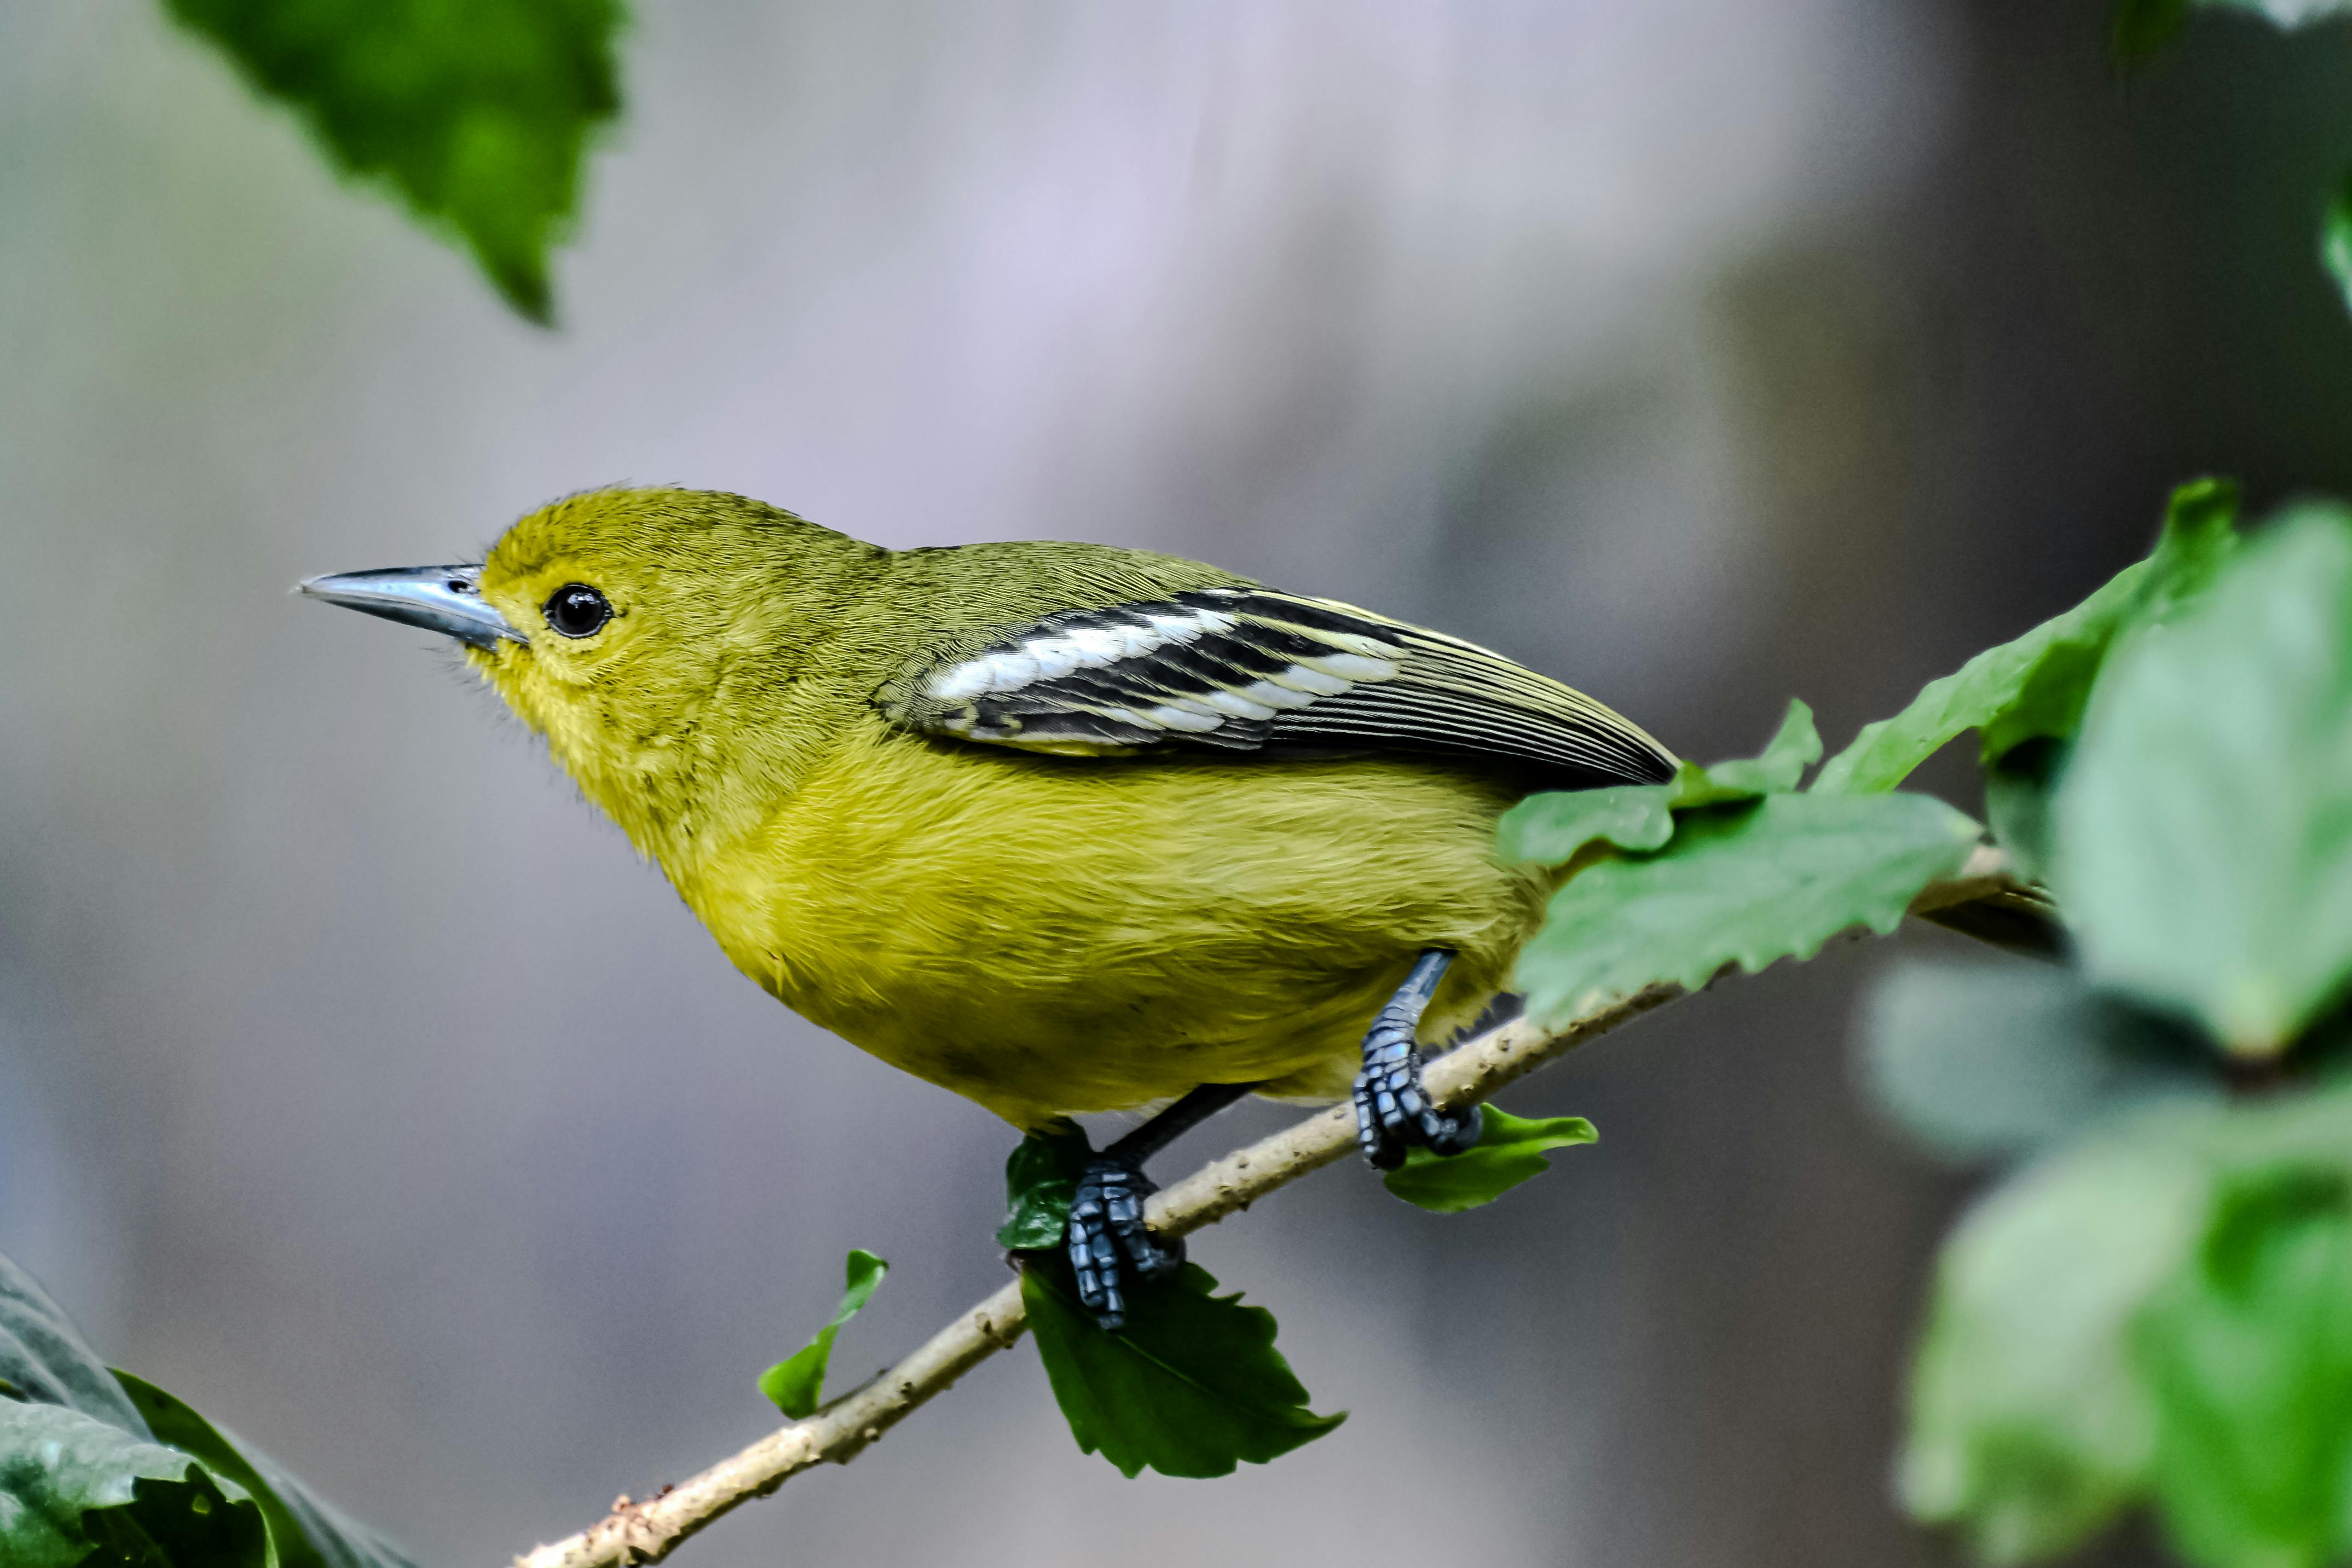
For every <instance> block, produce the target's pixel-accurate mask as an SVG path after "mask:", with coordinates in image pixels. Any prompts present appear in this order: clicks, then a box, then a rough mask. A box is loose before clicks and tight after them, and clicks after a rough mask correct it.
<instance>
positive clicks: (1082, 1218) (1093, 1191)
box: [1067, 1155, 1184, 1329]
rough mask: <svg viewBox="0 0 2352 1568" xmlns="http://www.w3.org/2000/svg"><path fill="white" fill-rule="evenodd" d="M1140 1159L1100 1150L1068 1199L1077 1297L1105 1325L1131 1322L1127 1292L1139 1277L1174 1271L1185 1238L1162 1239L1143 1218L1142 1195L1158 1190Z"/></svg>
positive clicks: (1150, 1277) (1120, 1325) (1121, 1325)
mask: <svg viewBox="0 0 2352 1568" xmlns="http://www.w3.org/2000/svg"><path fill="white" fill-rule="evenodd" d="M1159 1190H1160V1189H1159V1188H1158V1187H1157V1186H1153V1185H1152V1183H1151V1179H1150V1177H1149V1176H1145V1175H1144V1174H1143V1162H1142V1161H1141V1160H1139V1159H1134V1158H1129V1157H1123V1156H1120V1155H1097V1156H1096V1157H1095V1158H1093V1159H1091V1160H1089V1161H1087V1167H1086V1170H1085V1171H1084V1172H1083V1173H1082V1174H1081V1175H1080V1176H1079V1177H1078V1186H1077V1191H1076V1193H1075V1194H1074V1195H1073V1196H1072V1197H1071V1199H1070V1224H1069V1229H1068V1232H1067V1240H1068V1245H1069V1249H1070V1271H1071V1272H1072V1273H1074V1274H1076V1276H1077V1283H1078V1301H1079V1304H1080V1305H1082V1306H1084V1307H1085V1308H1086V1309H1087V1311H1088V1312H1092V1313H1093V1314H1094V1319H1095V1322H1097V1323H1098V1324H1100V1325H1101V1326H1102V1327H1104V1328H1106V1329H1119V1328H1124V1327H1125V1326H1126V1325H1127V1292H1128V1290H1129V1288H1130V1287H1131V1286H1132V1285H1134V1284H1135V1283H1136V1282H1137V1281H1148V1280H1157V1279H1160V1278H1163V1277H1164V1276H1166V1275H1169V1274H1172V1273H1174V1272H1175V1271H1176V1270H1178V1269H1180V1268H1181V1267H1182V1266H1183V1263H1184V1243H1183V1241H1182V1239H1181V1238H1180V1239H1173V1240H1162V1239H1160V1238H1159V1237H1157V1236H1154V1235H1153V1234H1152V1233H1151V1230H1150V1227H1148V1226H1146V1225H1145V1224H1144V1223H1143V1200H1144V1199H1145V1198H1147V1197H1150V1196H1151V1195H1152V1194H1153V1193H1155V1192H1157V1191H1159Z"/></svg>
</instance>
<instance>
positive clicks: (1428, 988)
mask: <svg viewBox="0 0 2352 1568" xmlns="http://www.w3.org/2000/svg"><path fill="white" fill-rule="evenodd" d="M1451 959H1452V955H1451V954H1448V953H1424V954H1423V955H1422V956H1421V961H1420V962H1419V963H1417V964H1415V965H1414V966H1413V968H1412V974H1411V975H1410V976H1409V977H1406V980H1405V983H1404V984H1403V985H1402V986H1400V987H1399V988H1397V993H1396V995H1395V996H1393V997H1391V998H1389V1003H1388V1005H1387V1006H1386V1007H1384V1008H1382V1009H1381V1016H1380V1017H1379V1018H1377V1019H1373V1020H1372V1027H1371V1029H1370V1030H1369V1031H1368V1032H1367V1033H1366V1034H1365V1036H1364V1067H1363V1071H1360V1072H1359V1073H1357V1074H1356V1088H1355V1102H1356V1142H1357V1145H1358V1146H1359V1147H1360V1148H1361V1149H1362V1150H1363V1151H1364V1158H1365V1159H1367V1160H1369V1161H1370V1162H1371V1163H1372V1165H1373V1166H1374V1167H1375V1168H1377V1169H1380V1170H1384V1171H1392V1170H1394V1169H1396V1168H1397V1167H1398V1166H1401V1165H1402V1164H1404V1157H1405V1155H1407V1154H1408V1153H1409V1152H1411V1151H1412V1149H1413V1147H1414V1146H1415V1145H1419V1146H1420V1147H1423V1148H1425V1149H1428V1150H1429V1151H1430V1152H1431V1153H1433V1154H1439V1155H1458V1154H1460V1153H1462V1152H1463V1151H1464V1150H1465V1149H1467V1148H1469V1147H1470V1146H1471V1145H1473V1144H1475V1143H1476V1142H1477V1141H1478V1134H1480V1133H1481V1132H1482V1131H1483V1130H1484V1117H1483V1115H1482V1114H1481V1113H1480V1112H1479V1109H1478V1107H1477V1106H1475V1105H1473V1106H1471V1107H1470V1108H1469V1110H1468V1111H1467V1112H1454V1111H1443V1110H1440V1109H1439V1108H1438V1106H1437V1103H1436V1102H1435V1101H1433V1100H1432V1099H1431V1098H1430V1095H1429V1090H1428V1088H1427V1087H1426V1086H1425V1085H1423V1082H1422V1080H1421V1069H1422V1057H1421V1051H1420V1050H1419V1049H1418V1048H1417V1047H1416V1046H1415V1045H1414V1043H1413V1036H1414V1032H1415V1031H1416V1030H1418V1029H1419V1027H1420V1025H1421V1015H1422V1012H1423V1009H1426V1008H1427V1007H1428V1006H1429V998H1430V997H1431V996H1432V995H1433V994H1434V993H1435V991H1436V989H1437V982H1438V981H1439V980H1441V979H1443V978H1444V975H1445V966H1446V964H1447V963H1448V962H1449V961H1451Z"/></svg>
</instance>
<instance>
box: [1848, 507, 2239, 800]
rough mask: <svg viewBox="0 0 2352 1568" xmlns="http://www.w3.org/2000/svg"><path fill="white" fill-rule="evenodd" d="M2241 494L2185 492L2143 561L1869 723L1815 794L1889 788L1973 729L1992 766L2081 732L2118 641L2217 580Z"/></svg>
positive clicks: (2230, 545) (2233, 543) (2233, 541)
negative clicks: (2018, 751)
mask: <svg viewBox="0 0 2352 1568" xmlns="http://www.w3.org/2000/svg"><path fill="white" fill-rule="evenodd" d="M2237 508H2238V492H2237V486H2234V485H2231V484H2230V483H2229V482H2228V481H2226V480H2220V479H2199V480H2193V481H2191V482H2190V483H2189V484H2186V485H2183V486H2180V487H2179V489H2177V490H2175V491H2174V492H2173V493H2172V499H2171V502H2170V504H2169V505H2168V507H2167V509H2166V513H2165V519H2164V528H2163V530H2162V531H2161V532H2160V533H2159V534H2158V538H2157V543H2156V548H2155V549H2154V550H2153V551H2152V552H2150V554H2149V556H2148V558H2147V559H2146V560H2142V561H2138V562H2136V563H2134V564H2133V565H2131V566H2127V567H2126V568H2125V569H2124V570H2122V571H2120V572H2117V573H2116V575H2115V576H2114V577H2112V578H2110V579H2109V580H2107V582H2106V584H2105V586H2104V587H2102V588H2100V589H2099V591H2097V592H2095V593H2094V594H2092V595H2091V596H2090V597H2089V598H2088V599H2085V600H2084V601H2083V602H2082V603H2080V604H2077V605H2076V606H2074V609H2072V610H2069V611H2067V612H2065V613H2064V614H2063V615H2057V616H2053V617H2052V618H2051V619H2050V620H2048V621H2045V622H2042V624H2041V625H2039V626H2036V627H2035V628H2034V629H2033V630H2032V631H2031V632H2027V633H2025V635H2023V636H2021V637H2018V638H2015V639H2013V640H2011V641H2010V642H2007V643H2001V644H2000V646H1999V647H1996V648H1988V649H1987V650H1985V652H1983V653H1979V654H1978V655H1977V656H1976V657H1975V658H1973V659H1970V660H1969V662H1968V663H1967V664H1963V665H1961V666H1960V668H1959V669H1958V671H1956V672H1955V673H1953V674H1948V675H1946V676H1944V677H1943V678H1942V679H1940V680H1935V681H1930V682H1928V683H1927V685H1926V686H1924V687H1922V688H1921V689H1920V692H1919V695H1917V696H1916V697H1914V698H1913V699H1912V700H1911V703H1910V706H1907V707H1906V708H1905V709H1904V710H1903V711H1902V712H1901V713H1899V714H1896V715H1895V716H1894V717H1893V718H1887V719H1880V720H1878V721H1877V722H1876V723H1874V724H1869V725H1865V726H1864V727H1863V730H1862V733H1861V734H1860V735H1857V736H1856V737H1854V738H1853V744H1851V745H1849V746H1848V747H1846V748H1845V749H1844V750H1843V751H1841V752H1839V753H1838V754H1837V755H1836V756H1835V757H1832V758H1830V759H1829V761H1828V762H1827V763H1825V764H1823V765H1822V770H1821V773H1820V774H1819V776H1817V777H1816V778H1815V779H1814V780H1813V785H1812V789H1813V793H1815V794H1831V793H1843V794H1857V795H1869V794H1877V793H1881V792H1883V791H1885V790H1889V789H1894V788H1895V786H1896V785H1898V784H1900V783H1902V782H1903V780H1904V779H1906V778H1908V777H1910V775H1911V771H1912V769H1913V768H1916V767H1918V766H1919V764H1921V763H1922V762H1925V761H1927V758H1930V757H1932V756H1934V755H1935V754H1936V752H1937V751H1938V750H1940V749H1942V747H1944V746H1945V745H1946V744H1947V743H1948V742H1949V741H1951V740H1953V739H1955V738H1957V737H1959V736H1961V735H1963V734H1965V733H1966V732H1968V731H1969V730H1971V729H1982V730H1983V731H1984V732H1985V737H1984V756H1985V758H1986V759H1987V760H1988V761H1993V760H1998V759H1999V758H2000V757H2001V756H2002V755H2003V754H2005V753H2006V752H2008V751H2009V750H2010V749H2011V747H2016V746H2018V745H2020V744H2021V743H2022V742H2024V741H2027V740H2031V739H2034V738H2038V737H2055V738H2060V739H2063V738H2064V737H2067V736H2069V735H2071V734H2072V733H2074V727H2075V726H2076V724H2077V723H2078V722H2079V720H2080V717H2081V715H2082V711H2083V705H2084V701H2085V700H2086V699H2087V697H2088V695H2089V692H2090V688H2091V685H2092V683H2093V681H2094V680H2095V678H2096V676H2097V674H2098V673H2099V668H2100V665H2101V663H2102V661H2104V659H2105V656H2106V653H2107V651H2108V649H2109V647H2110V646H2111V645H2112V644H2113V643H2114V641H2115V639H2116V633H2117V632H2120V631H2122V630H2123V629H2124V628H2125V627H2126V626H2128V625H2132V624H2135V623H2137V622H2144V621H2145V622H2161V621H2163V620H2166V619H2168V618H2169V617H2170V616H2171V615H2172V614H2174V613H2175V612H2178V610H2179V608H2180V606H2181V605H2182V604H2184V603H2185V602H2187V601H2189V600H2190V599H2193V598H2194V597H2196V596H2197V594H2199V593H2200V592H2201V591H2203V589H2204V588H2205V587H2206V586H2207V585H2208V584H2209V583H2210V582H2211V581H2212V580H2213V579H2214V578H2215V577H2216V575H2217V574H2218V573H2219V571H2220V570H2221V566H2222V565H2223V564H2224V563H2225V562H2226V561H2227V560H2228V559H2229V557H2230V555H2231V552H2232V551H2233V550H2234V549H2236V547H2237V534H2236V519H2237Z"/></svg>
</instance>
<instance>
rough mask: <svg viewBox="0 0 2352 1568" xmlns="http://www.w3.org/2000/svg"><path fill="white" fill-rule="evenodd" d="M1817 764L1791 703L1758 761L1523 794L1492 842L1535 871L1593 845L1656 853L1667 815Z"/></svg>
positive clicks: (1817, 738) (1790, 782) (1814, 745)
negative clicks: (1657, 780)
mask: <svg viewBox="0 0 2352 1568" xmlns="http://www.w3.org/2000/svg"><path fill="white" fill-rule="evenodd" d="M1821 758H1822V737H1821V733H1820V732H1819V731H1818V730H1816V729H1814V727H1813V710H1812V709H1811V708H1809V707H1807V706H1805V705H1804V704H1803V703H1801V702H1796V701H1793V700H1792V701H1791V702H1790V704H1789V711H1788V713H1787V714H1786V715H1785V716H1783V717H1782V718H1781V720H1780V729H1779V730H1778V731H1777V732H1776V733H1775V734H1774V735H1773V737H1772V738H1771V740H1770V741H1769V743H1768V744H1767V745H1766V746H1765V747H1764V750H1763V751H1762V753H1761V754H1760V755H1759V756H1756V757H1753V758H1739V759H1737V760H1734V761H1730V762H1718V763H1716V764H1715V765H1714V766H1713V767H1711V768H1701V767H1699V766H1697V765H1696V764H1695V763H1689V762H1685V763H1683V764H1682V765H1681V766H1680V767H1679V768H1676V769H1675V776H1674V778H1673V779H1671V780H1669V781H1668V782H1666V783H1664V784H1618V785H1612V786H1611V787H1609V788H1607V789H1564V790H1559V791H1555V792H1553V793H1549V794H1544V795H1530V796H1528V798H1527V799H1526V800H1522V801H1520V802H1519V803H1518V804H1517V805H1516V806H1514V807H1512V808H1511V809H1510V810H1508V811H1506V812H1504V813H1503V821H1502V824H1501V826H1500V828H1499V829H1498V831H1497V833H1498V836H1497V843H1498V845H1499V851H1500V853H1501V854H1502V856H1503V858H1504V859H1505V860H1511V861H1526V862H1533V863H1536V864H1538V865H1565V864H1567V863H1568V862H1570V861H1572V860H1574V859H1575V858H1576V856H1577V854H1578V852H1580V851H1581V850H1583V849H1584V848H1585V846H1587V845H1588V844H1594V843H1601V842H1607V843H1611V844H1614V845H1615V846H1617V847H1618V848H1619V849H1621V850H1636V851H1640V850H1654V849H1658V848H1660V847H1661V846H1663V845H1664V843H1665V841H1667V840H1668V839H1670V838H1672V837H1674V832H1675V823H1674V812H1675V811H1677V810H1691V809H1694V808H1696V807H1700V806H1711V805H1718V804H1722V803H1725V802H1728V801H1733V800H1754V799H1756V798H1757V797H1758V796H1759V795H1767V794H1772V793H1776V792H1785V791H1787V790H1790V789H1795V788H1796V787H1797V780H1798V779H1801V778H1803V777H1804V772H1805V769H1806V768H1809V767H1811V766H1812V764H1814V763H1816V762H1818V761H1820V760H1821Z"/></svg>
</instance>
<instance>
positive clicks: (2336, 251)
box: [2319, 172, 2352, 310]
mask: <svg viewBox="0 0 2352 1568" xmlns="http://www.w3.org/2000/svg"><path fill="white" fill-rule="evenodd" d="M2319 264H2320V265H2321V266H2322V267H2326V269H2327V276H2328V277H2332V278H2334V279H2335V280H2336V292H2337V293H2339V294H2341V295H2342V296H2343V297H2344V305H2345V308H2347V310H2352V172H2347V173H2346V174H2345V175H2344V177H2343V178H2342V179H2341V180H2339V181H2337V182H2336V194H2335V195H2333V196H2331V197H2329V198H2328V201H2327V206H2326V210H2325V211H2324V212H2323V213H2322V214H2320V220H2319Z"/></svg>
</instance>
